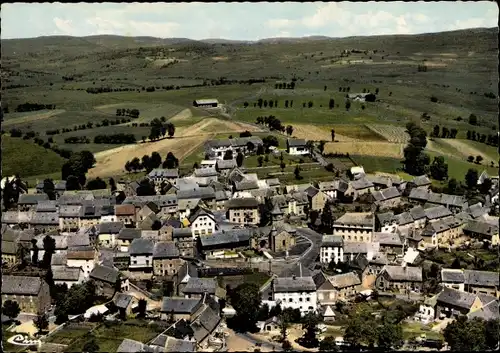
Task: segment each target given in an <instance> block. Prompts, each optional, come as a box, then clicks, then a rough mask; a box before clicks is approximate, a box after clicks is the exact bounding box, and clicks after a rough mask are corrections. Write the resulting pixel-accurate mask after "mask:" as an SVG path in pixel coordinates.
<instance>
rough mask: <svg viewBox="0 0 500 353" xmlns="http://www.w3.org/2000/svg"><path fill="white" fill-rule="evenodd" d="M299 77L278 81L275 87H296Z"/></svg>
mask: <svg viewBox="0 0 500 353" xmlns="http://www.w3.org/2000/svg"><path fill="white" fill-rule="evenodd" d="M296 81H297V79H295V78H293V79H292V82H288V83H287V82H282V83H276V84H275V85H274V88H275V89H295V82H296Z"/></svg>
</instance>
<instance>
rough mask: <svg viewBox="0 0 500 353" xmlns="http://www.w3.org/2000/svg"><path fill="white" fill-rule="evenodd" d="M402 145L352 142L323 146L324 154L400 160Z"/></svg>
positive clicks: (331, 143) (330, 143)
mask: <svg viewBox="0 0 500 353" xmlns="http://www.w3.org/2000/svg"><path fill="white" fill-rule="evenodd" d="M404 147H405V144H403V143H391V142H372V141H353V142H329V143H327V144H326V145H325V153H343V154H346V153H349V154H355V155H366V156H383V157H393V158H402V157H403V148H404Z"/></svg>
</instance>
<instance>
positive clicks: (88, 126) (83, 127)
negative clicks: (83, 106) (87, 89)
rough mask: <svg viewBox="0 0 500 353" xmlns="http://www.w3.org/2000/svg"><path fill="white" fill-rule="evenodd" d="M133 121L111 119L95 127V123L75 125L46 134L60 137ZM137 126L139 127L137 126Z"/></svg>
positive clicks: (47, 131)
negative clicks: (68, 133)
mask: <svg viewBox="0 0 500 353" xmlns="http://www.w3.org/2000/svg"><path fill="white" fill-rule="evenodd" d="M131 121H132V119H126V118H122V119H115V120H109V119H104V120H102V121H101V123H100V124H99V123H97V124H95V126H94V123H92V122H88V123H86V124H81V125H75V126H73V128H62V129H54V130H46V131H45V134H46V135H58V134H61V133H62V134H64V133H66V132H71V131H78V130H86V129H92V128H94V127H95V128H100V127H105V126H114V125H119V124H125V123H129V122H131ZM136 126H137V125H136Z"/></svg>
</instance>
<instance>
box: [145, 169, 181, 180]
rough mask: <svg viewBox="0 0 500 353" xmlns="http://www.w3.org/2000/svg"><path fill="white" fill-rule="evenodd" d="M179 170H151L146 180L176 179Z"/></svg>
mask: <svg viewBox="0 0 500 353" xmlns="http://www.w3.org/2000/svg"><path fill="white" fill-rule="evenodd" d="M178 177H179V169H163V168H158V169H153V170H152V171H151V172H149V174H148V178H178Z"/></svg>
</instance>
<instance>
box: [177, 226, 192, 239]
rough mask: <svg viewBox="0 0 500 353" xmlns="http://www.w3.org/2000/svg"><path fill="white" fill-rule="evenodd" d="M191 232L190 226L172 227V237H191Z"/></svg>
mask: <svg viewBox="0 0 500 353" xmlns="http://www.w3.org/2000/svg"><path fill="white" fill-rule="evenodd" d="M192 237H193V233H192V231H191V229H190V228H174V229H173V230H172V238H192Z"/></svg>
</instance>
